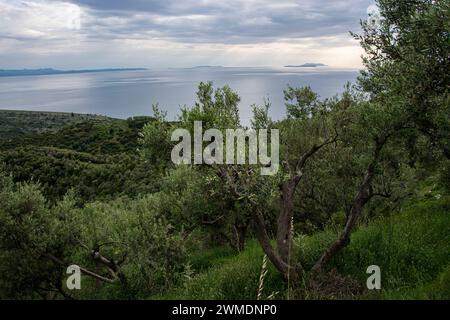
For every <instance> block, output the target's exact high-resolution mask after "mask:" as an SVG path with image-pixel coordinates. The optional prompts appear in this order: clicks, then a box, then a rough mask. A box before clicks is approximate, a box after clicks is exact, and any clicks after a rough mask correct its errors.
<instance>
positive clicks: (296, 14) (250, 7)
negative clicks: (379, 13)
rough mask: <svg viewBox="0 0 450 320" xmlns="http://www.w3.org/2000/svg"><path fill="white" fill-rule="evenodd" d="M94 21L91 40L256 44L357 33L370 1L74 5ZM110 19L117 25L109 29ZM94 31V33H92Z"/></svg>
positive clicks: (100, 1) (88, 27) (97, 1)
mask: <svg viewBox="0 0 450 320" xmlns="http://www.w3.org/2000/svg"><path fill="white" fill-rule="evenodd" d="M71 2H73V3H76V4H78V5H81V6H84V7H86V8H88V10H89V12H90V14H91V15H92V17H93V19H92V20H91V21H89V22H87V23H86V24H85V25H84V26H83V32H84V33H85V34H86V35H87V36H88V37H91V38H96V39H100V38H105V39H110V38H123V37H126V38H137V39H145V38H148V37H158V38H165V39H169V40H172V41H177V42H190V43H198V42H207V43H208V42H212V43H256V42H261V41H275V40H277V39H280V38H287V39H295V38H306V37H323V36H333V35H337V34H343V33H346V32H348V31H349V30H357V29H358V28H359V19H360V18H364V16H365V13H366V9H367V7H368V6H369V5H370V4H371V3H372V1H371V0H364V1H361V0H359V1H357V0H351V1H324V0H316V1H310V0H306V1H296V2H294V1H268V0H258V1H256V0H247V1H245V0H231V1H227V2H222V3H220V2H218V1H201V0H187V1H186V0H184V1H173V0H169V1H156V0H149V1H144V0H134V1H119V0H112V1H111V0H109V1H107V0H77V1H71ZM114 18H118V19H120V23H116V24H115V23H114ZM93 31H95V32H93Z"/></svg>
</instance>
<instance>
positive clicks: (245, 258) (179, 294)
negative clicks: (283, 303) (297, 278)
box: [151, 242, 285, 300]
mask: <svg viewBox="0 0 450 320" xmlns="http://www.w3.org/2000/svg"><path fill="white" fill-rule="evenodd" d="M262 258H263V253H262V250H261V248H260V247H259V245H258V244H257V243H255V242H251V243H249V244H248V245H247V247H246V249H245V251H244V252H242V253H240V254H238V255H236V256H234V257H231V258H226V259H224V258H219V259H218V260H216V261H213V263H212V264H213V265H214V266H213V267H211V268H210V269H208V270H207V271H206V272H203V273H200V274H197V275H193V276H191V277H189V278H188V279H186V280H185V283H184V286H183V287H181V288H179V289H176V290H173V291H169V292H167V293H165V294H163V295H159V296H153V297H151V298H152V299H170V300H172V299H181V300H184V299H194V300H204V299H206V300H209V299H225V300H227V299H246V300H255V299H256V296H257V290H258V282H259V276H260V271H261V263H262ZM265 286H266V287H265V290H264V292H263V295H264V297H266V298H267V297H269V296H270V295H274V296H275V298H282V297H281V294H280V292H283V291H284V290H285V285H284V282H283V281H282V277H281V275H280V274H279V273H277V272H276V271H275V270H274V268H273V267H269V272H268V274H267V276H266V279H265Z"/></svg>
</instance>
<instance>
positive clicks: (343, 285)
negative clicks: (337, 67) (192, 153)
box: [0, 0, 450, 299]
mask: <svg viewBox="0 0 450 320" xmlns="http://www.w3.org/2000/svg"><path fill="white" fill-rule="evenodd" d="M378 3H379V6H380V10H381V14H382V16H383V19H381V20H380V23H379V25H376V26H374V25H372V24H370V23H367V22H363V24H362V26H363V32H362V34H360V35H354V36H355V38H357V39H358V40H359V41H360V42H361V45H362V47H363V48H364V49H365V51H366V56H365V58H364V63H365V66H366V69H365V70H364V71H363V72H362V73H361V77H360V79H359V80H358V84H357V86H354V87H351V86H347V87H346V89H345V91H344V93H343V94H341V95H338V96H336V97H333V98H329V99H325V100H323V99H320V98H319V97H318V96H317V94H315V93H314V92H312V90H311V89H310V88H309V87H304V88H292V87H288V88H287V89H286V91H285V100H286V111H287V118H286V119H282V120H280V121H272V119H270V117H269V108H270V104H269V103H266V104H265V105H262V106H252V110H253V119H252V122H251V127H252V128H253V129H266V128H267V129H279V132H280V160H281V166H280V168H279V170H278V173H277V174H276V175H274V176H268V177H267V176H261V175H260V174H259V169H260V168H259V167H252V166H248V165H226V166H217V165H211V166H206V165H205V166H190V165H181V166H175V165H174V164H173V163H172V162H171V160H170V154H171V150H172V148H173V146H174V142H173V141H171V133H172V132H173V130H174V129H175V128H179V127H182V128H185V129H188V130H190V131H192V130H193V123H194V122H195V121H201V122H202V124H203V128H204V129H205V130H206V129H210V128H216V129H246V128H245V126H244V125H242V123H241V121H240V119H239V112H238V104H239V102H240V98H239V96H238V94H237V93H236V92H234V91H233V90H232V89H231V88H229V87H227V86H225V87H223V88H214V86H213V84H212V83H209V82H208V83H201V84H200V85H199V89H198V92H197V97H198V99H197V103H196V104H195V105H194V106H192V107H184V108H182V109H181V110H180V117H179V121H178V122H176V123H171V122H167V121H166V119H165V114H164V112H162V111H160V109H159V108H158V107H157V106H154V117H153V118H152V119H149V118H133V119H128V120H114V119H87V121H83V122H79V123H76V124H74V123H66V124H67V125H65V126H64V127H63V128H59V129H58V130H57V132H54V131H51V130H50V131H48V129H49V128H51V127H52V126H53V125H51V121H50V124H49V121H38V122H37V123H36V124H34V125H33V127H35V129H33V130H34V131H33V132H34V133H36V132H39V134H38V135H36V134H34V135H33V134H28V133H24V132H22V131H21V130H22V129H23V128H22V126H21V124H20V123H21V120H20V119H21V118H22V117H24V119H29V117H28V116H26V115H24V114H23V113H16V114H15V113H12V112H9V113H7V114H8V118H11V117H12V118H14V119H16V123H17V124H16V125H14V124H11V122H7V121H6V120H3V122H4V123H6V124H7V126H6V127H8V126H9V127H8V128H7V129H6V131H7V132H8V133H7V134H8V135H10V137H13V139H11V138H7V139H2V141H1V142H0V150H1V155H0V157H1V162H2V168H1V174H0V203H1V204H2V205H1V207H0V298H3V299H38V298H42V299H61V298H65V299H93V298H104V299H148V298H156V299H168V298H180V299H212V298H223V299H237V298H242V299H341V298H352V299H414V298H418V299H448V298H449V279H450V275H449V266H450V264H449V258H448V249H449V247H450V246H449V244H450V239H449V236H450V223H449V222H450V221H449V203H450V200H449V199H450V198H449V196H450V195H449V190H450V186H449V183H448V182H449V181H450V164H449V159H450V152H449V150H450V149H449V141H450V127H449V125H450V121H449V120H450V119H449V92H448V84H449V75H450V72H449V71H450V70H449V60H448V51H449V43H448V34H449V25H448V24H449V21H450V19H448V18H449V17H448V14H449V12H450V8H449V3H448V1H425V0H424V1H406V0H402V1H393V0H380V1H378ZM62 117H67V116H66V115H64V116H62ZM84 120H86V119H84ZM26 121H29V120H26ZM55 121H56V120H55ZM3 122H2V123H3ZM41 126H42V128H41ZM4 127H5V126H4ZM21 128H22V129H21ZM5 136H7V135H6V134H5ZM211 142H212V141H209V142H208V143H211ZM71 264H76V265H78V266H80V268H81V272H82V274H83V278H82V290H79V291H78V290H75V291H73V290H68V288H67V287H66V281H65V279H66V277H67V274H66V269H67V267H68V266H69V265H71ZM370 265H378V266H379V267H380V268H381V272H382V289H381V290H380V291H368V290H367V287H366V283H365V282H366V279H367V276H368V275H367V274H366V270H367V267H368V266H370Z"/></svg>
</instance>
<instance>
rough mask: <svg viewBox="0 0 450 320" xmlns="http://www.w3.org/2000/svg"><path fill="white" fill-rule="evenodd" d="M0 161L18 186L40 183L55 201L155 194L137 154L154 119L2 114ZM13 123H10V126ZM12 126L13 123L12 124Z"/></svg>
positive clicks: (149, 174) (58, 114)
mask: <svg viewBox="0 0 450 320" xmlns="http://www.w3.org/2000/svg"><path fill="white" fill-rule="evenodd" d="M0 114H1V115H2V118H1V119H2V120H3V122H2V123H3V124H5V123H7V126H5V125H3V127H2V129H3V130H4V131H5V132H6V133H5V134H4V136H6V137H7V138H6V139H5V138H3V139H1V138H0V162H2V163H3V167H4V168H5V169H7V170H8V171H9V172H11V173H12V175H13V178H14V181H36V182H39V183H40V184H41V187H42V189H43V192H44V194H45V196H46V197H47V198H48V199H49V200H51V201H56V200H57V199H60V198H62V197H63V196H64V195H65V194H66V193H67V192H68V191H69V190H71V189H73V190H75V191H76V192H77V193H78V195H79V196H80V197H81V198H82V199H84V200H94V199H110V198H112V197H115V196H118V195H129V196H136V195H138V194H140V193H143V192H149V191H153V190H154V188H153V186H154V185H155V184H154V183H152V181H151V180H152V174H151V168H149V167H148V165H147V164H145V163H144V162H142V161H140V159H139V156H138V154H137V152H136V150H137V147H138V133H139V131H140V130H141V129H142V127H143V126H144V124H145V123H147V122H149V121H151V118H149V117H135V118H130V119H127V120H119V119H111V118H107V117H101V116H94V115H82V114H66V113H46V112H22V111H20V112H16V111H3V112H1V113H0ZM9 120H11V121H9ZM7 121H8V122H7Z"/></svg>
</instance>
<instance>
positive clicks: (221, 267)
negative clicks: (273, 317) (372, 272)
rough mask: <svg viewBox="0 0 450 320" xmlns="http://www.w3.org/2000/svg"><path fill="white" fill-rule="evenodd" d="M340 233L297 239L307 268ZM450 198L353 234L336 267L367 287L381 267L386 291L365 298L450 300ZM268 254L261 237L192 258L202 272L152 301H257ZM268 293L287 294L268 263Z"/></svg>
mask: <svg viewBox="0 0 450 320" xmlns="http://www.w3.org/2000/svg"><path fill="white" fill-rule="evenodd" d="M335 237H336V235H335V234H334V233H333V232H331V231H324V232H321V233H318V234H315V235H313V236H307V237H300V238H299V239H297V240H296V243H297V245H298V246H297V250H298V253H299V256H300V257H301V260H302V261H303V263H304V266H305V267H311V266H312V265H313V263H314V262H315V261H316V259H317V258H318V257H319V256H320V254H321V253H322V252H323V250H324V248H326V247H327V246H328V245H329V243H331V241H333V240H334V239H335ZM449 253H450V197H442V198H440V199H436V198H430V199H426V200H421V201H418V202H415V203H412V204H410V205H409V206H407V207H405V208H404V209H403V211H402V212H399V213H392V214H391V216H387V217H382V218H378V219H376V220H374V221H372V222H371V223H369V225H367V226H362V227H360V228H359V229H358V230H356V231H355V233H354V234H353V235H352V238H351V243H350V245H349V246H348V247H347V248H345V249H344V250H343V251H342V252H341V253H340V254H338V256H336V257H335V259H334V260H333V261H332V263H331V266H330V267H332V268H336V269H337V270H338V271H339V273H341V274H344V275H350V276H351V277H352V278H353V279H355V280H356V281H358V282H359V283H360V285H361V286H362V287H365V283H366V280H367V277H368V275H367V274H366V270H367V267H368V266H370V265H378V266H380V268H381V273H382V290H381V292H376V293H375V292H371V293H369V292H365V293H364V294H363V295H361V296H360V297H356V298H360V299H369V298H375V299H380V298H381V299H449V298H450V255H449ZM262 257H263V253H262V250H261V248H260V247H259V245H258V243H257V242H256V241H251V242H249V243H248V244H247V247H246V249H245V250H244V251H243V252H241V253H239V254H235V255H230V254H229V252H227V251H226V249H223V248H217V249H214V250H211V251H208V252H206V253H204V254H202V253H201V252H200V253H198V255H196V256H195V257H194V258H193V260H192V265H193V266H196V267H195V268H194V269H196V271H197V272H198V273H197V274H195V275H194V276H193V277H191V278H190V279H189V280H186V281H185V284H184V286H181V287H179V288H177V289H174V290H171V291H168V292H166V293H165V294H163V295H160V296H156V297H151V298H152V299H255V298H256V292H257V287H258V279H259V275H260V271H261V265H262ZM269 266H270V268H269V272H268V275H267V277H266V280H265V286H264V297H268V296H269V295H271V294H272V293H274V292H278V294H277V295H276V296H275V298H277V299H284V298H285V297H286V285H285V283H284V281H283V279H282V277H281V276H280V275H279V274H278V273H277V272H276V271H275V270H274V268H273V266H272V265H271V264H270V263H269Z"/></svg>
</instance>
